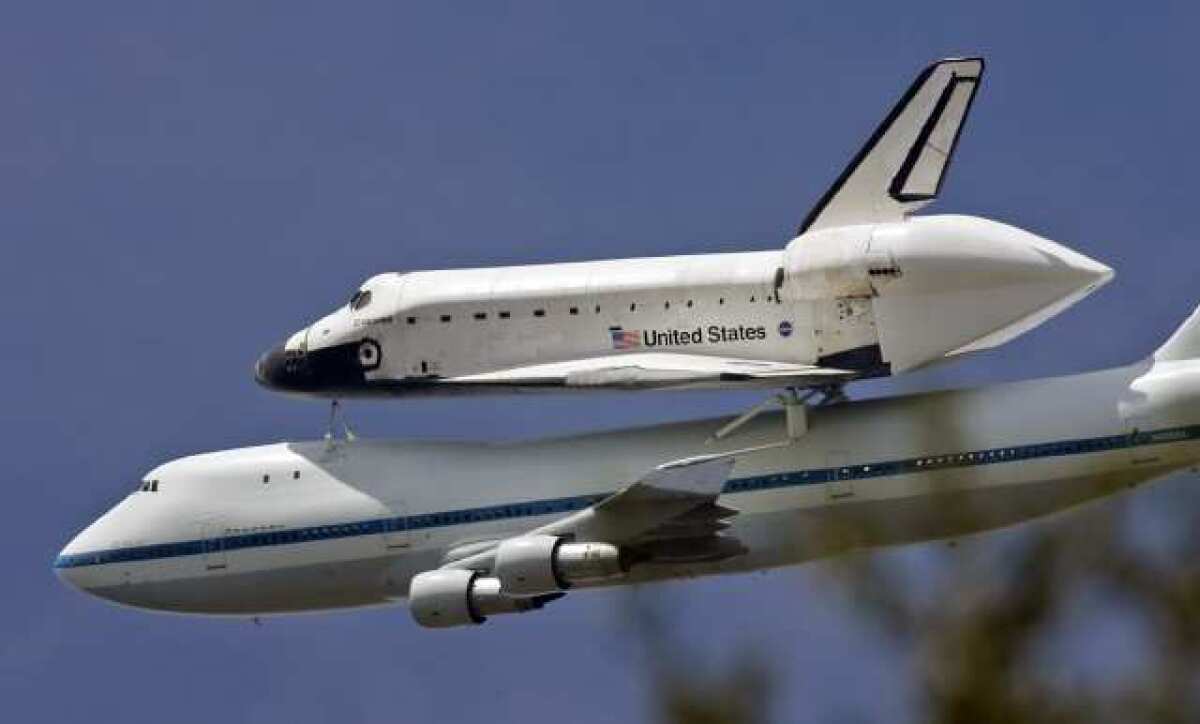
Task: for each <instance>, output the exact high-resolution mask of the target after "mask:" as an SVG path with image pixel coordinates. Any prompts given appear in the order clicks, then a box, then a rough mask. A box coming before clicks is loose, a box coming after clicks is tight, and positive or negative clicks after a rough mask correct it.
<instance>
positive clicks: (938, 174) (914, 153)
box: [798, 58, 983, 234]
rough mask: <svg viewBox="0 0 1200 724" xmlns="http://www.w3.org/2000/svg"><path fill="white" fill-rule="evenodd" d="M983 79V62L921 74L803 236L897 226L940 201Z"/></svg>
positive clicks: (963, 61)
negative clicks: (849, 228) (851, 228)
mask: <svg viewBox="0 0 1200 724" xmlns="http://www.w3.org/2000/svg"><path fill="white" fill-rule="evenodd" d="M982 77H983V58H954V59H947V60H941V61H938V62H936V63H934V64H933V65H931V66H929V67H928V68H926V69H925V70H923V71H921V74H920V75H918V76H917V79H916V80H915V81H913V84H912V85H911V86H910V87H909V89H908V90H907V91H906V92H905V94H904V95H903V96H902V97H901V98H900V101H899V103H897V104H896V107H895V108H893V109H892V112H891V113H889V114H888V116H887V118H885V119H884V121H883V123H882V124H880V126H879V128H878V129H876V131H875V133H874V134H873V135H872V136H871V138H870V139H869V140H868V141H867V143H866V145H864V146H863V147H862V149H861V150H860V151H859V152H858V154H857V155H856V156H855V157H854V159H853V160H852V161H851V162H850V165H849V166H847V167H846V170H845V171H843V172H842V175H841V176H839V177H838V179H837V181H836V182H834V184H833V186H831V187H830V188H829V190H828V191H827V192H826V193H825V195H824V196H823V197H822V198H821V200H820V201H819V202H818V203H817V205H816V207H814V208H813V210H812V211H810V212H809V214H808V217H807V218H806V219H805V220H804V223H803V224H801V226H800V229H799V232H798V233H800V234H803V233H805V232H808V231H816V230H818V229H823V228H828V227H831V226H850V225H853V224H869V223H876V222H883V221H899V220H901V219H903V218H904V217H905V216H907V215H908V214H911V213H913V212H914V211H916V210H917V209H919V208H921V207H922V206H924V205H925V204H927V203H929V202H930V201H932V200H933V199H935V198H937V195H938V191H939V190H940V189H941V186H942V181H943V180H944V179H945V176H946V169H947V168H948V167H949V165H950V159H951V157H952V156H953V155H954V148H955V146H956V145H957V144H958V138H959V135H960V134H961V133H962V128H963V125H964V123H965V122H966V119H967V113H968V112H969V111H970V109H971V102H972V101H973V100H974V98H975V93H976V91H978V90H979V81H980V79H981V78H982Z"/></svg>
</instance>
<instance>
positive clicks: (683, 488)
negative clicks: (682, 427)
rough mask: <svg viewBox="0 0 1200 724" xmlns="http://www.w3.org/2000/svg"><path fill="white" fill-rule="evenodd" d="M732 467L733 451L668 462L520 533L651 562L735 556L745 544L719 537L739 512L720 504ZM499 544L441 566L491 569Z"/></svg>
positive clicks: (498, 542) (477, 547) (473, 551)
mask: <svg viewBox="0 0 1200 724" xmlns="http://www.w3.org/2000/svg"><path fill="white" fill-rule="evenodd" d="M733 465H734V457H733V454H729V453H726V454H717V455H704V456H699V457H694V458H687V459H684V460H677V461H674V462H670V463H666V464H664V465H660V466H658V467H656V468H654V469H653V470H651V471H650V472H648V473H647V474H645V475H644V476H642V477H641V478H640V479H638V480H637V481H635V482H633V483H630V484H629V485H626V486H625V487H623V488H621V489H620V490H618V491H617V492H615V493H612V494H611V495H608V496H606V497H603V498H602V499H601V500H599V501H598V502H597V503H595V504H594V505H592V506H591V507H588V508H585V509H583V510H580V511H578V512H575V513H571V514H569V515H567V516H565V517H563V518H560V519H559V520H556V521H554V522H552V523H549V524H547V525H544V526H541V527H540V528H535V529H533V530H530V531H528V532H527V533H523V534H522V535H528V536H535V535H548V536H555V537H560V538H564V537H565V538H569V539H572V540H576V541H581V542H601V543H610V544H613V545H619V546H626V547H630V548H631V549H632V550H634V551H636V552H637V553H638V554H640V555H641V556H643V557H644V558H646V559H651V560H668V559H669V560H674V561H679V560H689V561H697V560H714V559H717V558H725V557H728V556H731V555H737V554H738V553H741V552H743V551H744V550H745V549H744V548H743V546H742V545H741V544H740V543H738V542H737V540H735V539H733V538H729V537H727V536H724V535H722V534H721V531H722V530H724V529H725V528H726V527H728V523H726V522H725V519H727V518H730V517H732V516H734V515H736V514H737V511H736V510H733V509H732V508H726V507H724V506H721V505H718V504H717V502H716V500H717V497H718V496H719V495H720V494H721V490H722V489H723V488H724V485H725V481H726V480H728V479H729V474H730V473H731V472H732V470H733ZM501 542H502V541H495V542H494V543H493V544H491V545H488V546H487V547H482V546H474V547H472V548H471V549H469V550H468V552H469V555H466V556H462V557H459V558H457V559H454V558H453V556H451V557H450V559H448V560H446V561H444V563H443V567H447V568H471V569H488V568H490V567H491V565H492V559H493V557H494V555H495V549H496V546H498V545H499V544H500V543H501ZM481 548H483V549H482V550H481Z"/></svg>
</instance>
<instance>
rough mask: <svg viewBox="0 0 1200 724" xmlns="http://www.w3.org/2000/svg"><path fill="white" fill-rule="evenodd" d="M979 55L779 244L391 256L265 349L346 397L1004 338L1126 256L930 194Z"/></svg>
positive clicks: (326, 393) (878, 368)
mask: <svg viewBox="0 0 1200 724" xmlns="http://www.w3.org/2000/svg"><path fill="white" fill-rule="evenodd" d="M983 67H984V66H983V60H982V59H980V58H964V59H951V60H943V61H940V62H937V63H934V64H933V65H931V66H929V67H928V68H926V69H925V70H923V71H922V72H921V73H920V75H919V76H918V77H917V79H916V81H915V82H914V83H913V84H912V86H911V87H910V88H909V89H908V91H907V92H906V93H905V94H904V96H903V97H902V98H901V99H900V101H899V103H898V104H897V105H896V107H895V108H894V109H893V110H892V112H891V113H890V114H888V116H887V117H886V118H885V119H884V121H883V123H882V124H881V125H880V126H879V128H878V130H876V131H875V133H874V134H873V135H872V136H871V137H870V139H869V140H868V141H867V143H866V145H865V146H863V148H862V150H861V151H859V153H858V154H857V155H856V156H855V157H854V159H853V160H852V161H851V162H850V165H849V166H848V167H847V168H846V170H845V171H844V172H843V173H842V175H841V176H840V177H839V178H838V179H837V181H836V182H835V183H834V184H833V186H832V187H831V188H830V189H829V191H828V192H827V193H826V194H825V195H824V196H823V197H822V198H821V200H820V201H819V202H818V203H817V205H816V207H815V208H813V209H812V211H811V212H809V214H808V216H807V217H806V218H805V219H804V221H803V223H802V224H801V225H800V227H799V230H798V232H797V234H798V235H797V236H796V237H795V238H794V239H792V241H791V242H790V243H788V244H787V245H786V247H785V248H783V249H773V250H769V251H752V252H744V253H735V254H702V255H694V256H678V257H663V258H646V259H615V260H608V261H592V262H579V263H567V264H542V265H533V266H519V267H506V268H493V269H461V270H447V271H416V272H408V273H389V274H380V275H378V276H375V277H372V278H371V279H369V280H368V281H367V282H366V283H365V284H363V285H362V287H361V288H359V289H358V290H356V291H355V292H354V294H353V296H352V297H351V298H350V300H349V302H348V303H346V304H345V305H343V306H341V307H339V308H338V309H336V310H335V311H334V312H332V313H331V314H329V315H328V316H326V317H324V318H323V319H320V320H318V321H317V322H315V323H313V324H311V325H309V326H307V327H305V328H304V329H302V330H300V331H299V332H296V333H295V334H293V335H292V336H291V337H290V338H288V339H287V341H286V342H285V343H284V344H282V345H281V346H279V347H278V348H276V349H273V350H271V351H269V352H267V353H266V354H264V355H263V356H262V357H261V358H260V359H259V361H258V364H257V366H256V368H255V369H256V371H255V374H256V377H257V379H258V381H259V382H261V383H262V384H263V385H266V386H268V387H270V388H273V389H277V390H283V391H287V392H294V393H301V394H307V395H315V396H323V397H330V398H338V397H351V396H397V395H413V394H434V395H437V394H449V393H475V392H488V391H491V392H496V391H508V392H512V391H522V390H582V389H593V390H594V389H600V390H604V389H655V388H704V387H736V386H740V387H747V386H750V387H771V388H785V387H790V388H824V389H829V388H836V387H837V386H839V385H841V384H843V383H845V382H846V381H848V380H853V379H858V378H862V377H874V376H880V375H887V374H895V373H900V372H904V371H905V370H910V369H913V368H916V367H920V366H922V365H926V364H929V363H931V362H934V361H937V360H940V359H944V358H945V357H947V356H951V355H956V354H960V353H963V352H970V351H975V350H981V349H986V348H989V347H994V346H996V345H999V344H1002V343H1004V342H1006V341H1008V340H1010V339H1012V338H1013V337H1016V336H1017V335H1020V334H1022V333H1024V332H1026V331H1028V330H1029V329H1032V328H1033V327H1035V326H1037V325H1038V324H1041V323H1042V322H1044V321H1045V320H1047V319H1049V318H1050V317H1052V316H1054V315H1055V314H1057V313H1059V312H1061V311H1062V310H1063V309H1066V308H1067V307H1069V306H1070V305H1072V304H1074V303H1075V302H1077V301H1079V300H1080V299H1082V298H1083V297H1084V296H1086V295H1087V294H1089V293H1090V292H1092V291H1093V290H1095V289H1096V288H1098V287H1099V286H1101V285H1103V284H1104V283H1106V282H1107V281H1108V280H1109V279H1110V278H1111V277H1112V270H1111V269H1109V268H1108V267H1106V266H1104V265H1103V264H1099V263H1097V262H1095V261H1093V260H1091V259H1089V258H1087V257H1085V256H1083V255H1081V254H1078V253H1076V252H1074V251H1071V250H1070V249H1067V248H1065V247H1063V246H1060V245H1059V244H1056V243H1054V242H1052V241H1048V240H1046V239H1042V238H1039V237H1038V236H1035V235H1034V234H1031V233H1029V232H1026V231H1022V230H1020V229H1017V228H1014V227H1011V226H1007V225H1005V224H1001V223H998V222H995V221H990V220H988V219H982V218H977V217H970V216H924V217H914V218H910V216H911V215H912V214H913V213H914V212H916V211H917V210H918V209H920V208H922V207H923V206H925V205H926V204H928V203H929V202H931V201H933V200H934V199H935V198H936V197H937V195H938V193H939V191H940V189H941V186H942V182H943V180H944V178H945V174H946V169H947V168H948V166H949V164H950V159H951V157H952V155H953V153H954V149H955V147H956V145H957V143H958V139H959V135H960V133H961V131H962V128H963V124H964V122H965V120H966V117H967V113H968V111H969V110H970V107H971V102H972V100H973V99H974V98H975V93H976V91H977V90H978V89H979V84H980V82H981V80H982V77H983Z"/></svg>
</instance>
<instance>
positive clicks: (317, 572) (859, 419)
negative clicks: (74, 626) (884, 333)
mask: <svg viewBox="0 0 1200 724" xmlns="http://www.w3.org/2000/svg"><path fill="white" fill-rule="evenodd" d="M802 410H803V408H798V407H796V406H793V407H790V408H789V409H788V414H789V415H791V416H802V415H803V412H802ZM804 422H806V423H807V425H805V424H801V423H804ZM713 427H714V423H713V422H712V421H699V422H688V423H681V424H671V425H661V426H656V427H646V428H640V429H629V430H616V431H612V432H605V433H598V434H589V435H581V436H576V437H567V438H561V439H554V440H546V441H538V442H528V443H519V444H485V443H433V442H385V441H345V442H341V441H332V440H330V441H324V442H320V441H318V442H298V443H280V444H274V445H266V446H262V447H252V448H244V449H239V450H228V451H224V452H215V453H209V454H205V455H196V456H192V457H186V458H183V459H180V460H175V461H173V462H169V463H166V464H165V465H162V466H160V467H158V468H156V469H154V470H151V471H150V472H149V473H147V474H146V475H145V477H144V478H143V479H142V480H141V481H140V482H138V483H137V484H136V485H135V486H134V490H133V492H132V493H131V494H130V495H129V496H128V497H127V498H125V499H124V500H123V501H121V502H120V503H119V504H117V505H116V506H115V507H114V508H113V509H112V510H110V511H109V512H107V513H106V514H104V515H103V516H102V517H101V518H100V519H99V520H97V521H96V522H95V523H93V524H92V525H90V526H88V527H87V529H86V530H84V531H83V532H82V533H80V534H79V535H77V536H76V537H75V538H74V540H72V541H71V542H70V543H68V544H67V546H66V548H64V549H63V551H62V552H61V553H60V554H59V556H58V558H57V560H56V561H55V563H54V566H55V569H56V570H57V572H58V574H59V575H60V576H61V577H62V578H63V580H65V581H67V582H68V583H70V584H71V585H73V586H76V587H78V588H80V589H82V590H84V591H87V592H88V593H91V594H92V595H95V596H98V597H100V598H104V599H108V600H110V601H115V602H118V603H122V604H125V605H129V606H137V607H141V608H147V609H154V610H158V611H170V612H176V613H198V614H226V615H241V616H251V615H260V614H272V613H287V612H296V611H312V610H321V609H332V608H339V607H351V606H368V605H376V604H387V603H393V602H400V601H402V600H404V599H405V598H407V599H408V604H409V608H410V610H411V612H412V614H413V616H414V617H415V619H416V620H417V622H418V623H420V624H421V625H423V626H431V627H447V626H459V625H471V624H479V623H482V622H483V621H484V620H485V619H487V618H488V617H489V616H495V615H502V614H508V613H514V612H521V611H531V610H535V609H539V608H542V607H543V606H545V605H546V604H547V603H549V602H551V601H553V600H555V599H557V598H559V597H561V596H562V595H563V594H564V593H565V592H567V591H573V590H579V589H585V588H588V587H593V586H613V585H626V584H631V583H639V582H646V581H653V580H658V579H665V578H676V577H681V576H695V575H708V574H718V573H731V572H740V571H752V570H757V569H762V568H769V567H773V566H784V565H791V564H796V563H801V562H804V561H808V560H812V559H814V558H818V557H821V556H829V555H834V554H837V553H842V552H845V551H848V550H853V549H860V548H868V547H876V546H888V545H897V544H903V543H909V542H914V541H926V540H931V539H939V538H943V537H949V536H958V535H963V534H967V533H972V532H975V531H980V530H986V529H990V528H996V527H1000V526H1006V525H1011V524H1014V523H1017V522H1020V521H1024V520H1029V519H1031V518H1035V517H1038V516H1042V515H1046V514H1049V513H1053V512H1055V511H1058V510H1062V509H1064V508H1068V507H1070V506H1073V505H1076V504H1079V503H1082V502H1084V501H1087V500H1090V499H1094V498H1099V497H1101V496H1105V495H1110V494H1112V493H1115V492H1117V491H1121V490H1125V489H1127V488H1129V487H1132V486H1136V485H1139V484H1141V483H1145V482H1147V481H1150V480H1153V479H1155V478H1158V477H1161V476H1164V475H1167V474H1168V473H1171V472H1174V471H1177V470H1181V469H1184V468H1188V467H1192V466H1195V465H1197V464H1198V463H1200V310H1198V311H1196V312H1193V314H1192V315H1191V317H1189V318H1188V320H1187V321H1186V322H1185V323H1184V324H1183V326H1182V327H1180V328H1179V330H1178V331H1176V333H1175V334H1174V335H1173V336H1172V337H1171V338H1170V339H1169V340H1168V341H1167V342H1166V343H1165V344H1164V345H1163V346H1162V347H1160V348H1159V349H1158V350H1157V351H1156V352H1155V353H1154V354H1153V355H1152V356H1151V357H1148V358H1146V359H1144V360H1142V361H1140V362H1137V363H1134V364H1131V365H1128V366H1124V367H1118V368H1114V369H1107V370H1102V371H1098V372H1091V373H1087V374H1080V375H1074V376H1069V377H1059V378H1051V379H1039V380H1030V381H1026V382H1017V383H1011V384H1000V385H992V386H986V387H980V388H977V389H964V390H955V391H943V392H933V393H926V394H917V395H909V396H903V397H895V398H891V399H878V400H868V401H862V402H848V403H840V404H832V405H827V406H822V407H818V408H816V409H813V410H812V411H811V412H810V414H809V415H808V416H804V417H802V419H799V420H789V421H788V424H786V425H785V424H784V418H783V414H782V413H779V414H774V415H761V416H759V417H758V418H756V419H755V420H753V421H752V422H750V423H747V424H746V425H745V427H744V428H743V430H742V431H741V432H740V433H739V437H738V440H739V441H740V448H741V449H740V450H732V449H731V450H726V451H724V452H719V453H716V454H713V451H712V448H711V447H710V446H706V445H705V440H706V438H707V437H708V434H709V432H710V431H711V430H712V428H713ZM785 429H786V430H788V431H789V432H790V434H787V435H785V434H784V430H785ZM671 460H673V461H674V462H664V461H671ZM954 511H969V512H970V514H969V515H960V514H953V512H954ZM831 531H833V532H836V535H831V534H830V532H831Z"/></svg>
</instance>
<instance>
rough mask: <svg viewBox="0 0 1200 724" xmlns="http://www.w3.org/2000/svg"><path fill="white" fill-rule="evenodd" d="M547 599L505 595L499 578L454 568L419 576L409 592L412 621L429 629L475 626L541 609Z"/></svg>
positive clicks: (415, 577)
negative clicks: (493, 618) (491, 618)
mask: <svg viewBox="0 0 1200 724" xmlns="http://www.w3.org/2000/svg"><path fill="white" fill-rule="evenodd" d="M546 600H548V599H546V598H540V597H539V598H512V597H510V596H505V595H504V594H502V593H501V592H500V581H499V579H496V578H491V577H485V576H482V575H481V574H480V573H479V572H478V571H468V570H463V569H457V568H444V569H438V570H436V571H425V572H424V573H418V574H417V575H415V576H413V579H412V583H411V584H409V589H408V607H409V610H410V611H411V612H412V616H413V618H414V619H416V620H417V623H419V624H421V625H422V626H426V627H429V628H449V627H451V626H466V625H470V624H476V625H478V624H481V623H483V622H484V621H486V620H487V617H488V616H493V615H495V614H500V613H522V612H525V611H532V610H534V609H538V608H541V607H542V605H543V604H544V603H545V602H546Z"/></svg>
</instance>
